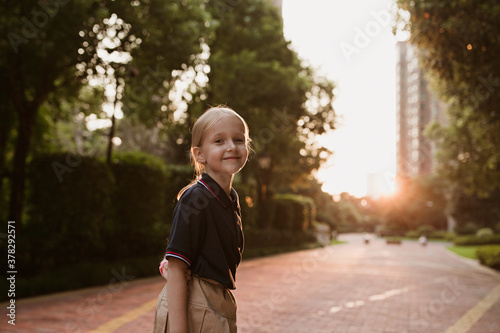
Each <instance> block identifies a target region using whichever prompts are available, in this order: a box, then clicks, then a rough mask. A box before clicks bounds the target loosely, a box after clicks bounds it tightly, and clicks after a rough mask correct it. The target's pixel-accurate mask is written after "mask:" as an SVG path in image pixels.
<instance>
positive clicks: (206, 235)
mask: <svg viewBox="0 0 500 333" xmlns="http://www.w3.org/2000/svg"><path fill="white" fill-rule="evenodd" d="M243 247H244V238H243V229H242V225H241V211H240V205H239V199H238V194H237V193H236V191H235V190H234V189H233V188H231V198H230V197H229V196H228V195H227V194H226V193H225V192H224V190H223V189H222V187H220V185H219V184H218V183H217V182H216V181H215V180H213V179H212V178H211V177H210V176H209V175H208V174H206V173H204V174H203V175H202V178H201V179H200V180H198V182H197V183H196V184H195V185H193V186H192V187H190V188H189V189H188V190H186V192H184V194H183V195H182V197H181V198H180V200H179V202H178V203H177V205H176V207H175V209H174V214H173V222H172V229H171V231H170V237H169V243H168V246H167V253H166V255H165V258H166V259H168V258H170V257H174V258H177V259H180V260H182V261H184V262H185V263H186V264H187V265H188V266H189V269H190V270H191V273H192V274H196V275H199V276H201V277H204V278H208V279H212V280H215V281H217V282H219V283H221V284H222V285H224V286H225V287H227V288H229V289H235V288H236V283H235V281H236V268H237V267H238V265H239V263H240V262H241V254H242V252H243Z"/></svg>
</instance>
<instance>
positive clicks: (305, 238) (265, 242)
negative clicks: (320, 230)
mask: <svg viewBox="0 0 500 333" xmlns="http://www.w3.org/2000/svg"><path fill="white" fill-rule="evenodd" d="M313 242H316V236H315V235H314V233H313V232H312V231H310V230H307V231H301V232H297V231H295V232H294V231H291V230H276V229H265V230H262V229H250V230H245V248H246V249H257V248H270V247H288V246H298V245H300V244H303V243H313Z"/></svg>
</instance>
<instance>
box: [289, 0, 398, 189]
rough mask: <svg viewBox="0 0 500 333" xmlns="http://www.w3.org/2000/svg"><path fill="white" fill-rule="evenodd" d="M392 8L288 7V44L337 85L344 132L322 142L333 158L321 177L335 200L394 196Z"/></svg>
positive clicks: (367, 4)
mask: <svg viewBox="0 0 500 333" xmlns="http://www.w3.org/2000/svg"><path fill="white" fill-rule="evenodd" d="M392 3H393V1H387V0H356V1H352V0H308V1H304V0H283V22H284V34H285V38H286V39H287V40H289V41H290V42H291V44H292V48H293V49H294V50H295V51H296V52H297V53H298V54H299V57H300V58H301V59H302V60H303V61H304V62H305V63H306V64H309V65H310V66H312V67H313V68H315V69H316V72H317V73H318V74H319V75H323V76H326V77H327V78H329V79H330V80H331V81H333V82H335V85H336V89H335V96H336V97H335V101H334V103H333V106H334V109H335V112H336V114H337V115H338V116H339V125H338V127H337V129H336V130H335V131H333V133H332V134H329V135H327V136H324V137H321V138H319V141H320V142H321V144H323V145H324V146H325V147H327V148H329V149H331V150H332V151H333V152H334V154H333V156H332V157H331V158H330V159H329V160H328V161H327V163H325V165H324V166H323V167H322V168H321V169H320V170H319V171H318V173H317V178H318V179H319V180H320V182H322V183H323V190H324V191H327V192H329V193H331V194H340V193H342V192H349V193H350V194H352V195H355V196H358V197H361V196H364V195H366V194H367V177H368V174H374V173H375V174H377V175H378V178H379V179H380V180H381V181H379V182H378V183H379V187H380V188H379V191H381V192H382V193H388V192H390V190H391V189H392V188H393V184H392V179H393V175H394V173H395V169H396V81H395V66H396V50H395V45H396V41H397V40H396V37H395V36H394V35H393V34H392V25H393V23H392V18H391V14H390V13H391V5H392Z"/></svg>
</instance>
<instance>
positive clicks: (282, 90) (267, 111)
mask: <svg viewBox="0 0 500 333" xmlns="http://www.w3.org/2000/svg"><path fill="white" fill-rule="evenodd" d="M224 5H225V4H224V2H223V1H209V3H208V7H207V8H208V10H209V11H210V12H211V13H212V15H213V17H214V19H215V20H216V21H217V22H218V24H217V27H216V29H215V38H214V39H212V40H210V42H209V43H208V46H209V47H210V58H209V59H208V65H209V66H210V72H209V73H208V79H209V82H208V86H207V89H206V92H207V101H206V102H207V103H208V104H209V105H218V104H227V105H228V106H230V107H232V108H234V109H235V110H236V111H237V112H239V113H240V114H241V115H242V116H243V118H245V120H246V121H247V123H248V125H249V127H250V135H251V136H252V138H253V142H254V147H255V150H256V152H257V154H259V153H260V152H264V151H265V152H267V153H268V154H270V155H272V156H273V161H272V165H271V169H270V170H269V172H270V174H271V175H272V177H269V178H270V181H271V184H270V186H271V187H273V186H276V187H278V186H280V185H282V184H292V183H299V182H301V181H303V182H305V181H307V176H308V175H309V174H310V173H311V171H312V170H314V169H317V168H318V167H319V166H320V163H321V162H322V161H324V160H325V158H326V157H328V155H329V151H328V150H327V149H325V148H324V147H319V146H317V145H314V144H311V142H312V140H310V139H311V137H312V136H314V135H316V134H323V133H325V132H326V131H327V130H331V129H333V128H334V127H335V114H334V111H333V107H332V100H333V88H334V86H333V84H332V83H331V82H329V81H328V80H326V79H319V78H316V77H315V76H314V74H313V71H312V70H311V69H309V68H307V67H305V66H303V65H302V64H301V61H300V59H299V58H298V56H297V54H296V53H295V52H294V51H292V50H291V48H290V44H289V42H287V41H286V40H285V38H284V36H283V25H282V20H281V18H280V17H279V15H278V13H277V12H276V10H275V8H274V7H273V6H272V5H271V4H270V2H269V1H268V0H251V1H240V2H239V3H238V4H236V5H235V6H234V7H232V8H231V9H230V10H227V11H224V10H223V9H224ZM248 166H249V167H248V168H245V169H243V170H242V173H244V174H245V175H246V176H245V179H248V178H251V177H254V178H259V174H258V171H259V167H258V164H257V161H256V160H253V161H250V162H249V165H248ZM285 191H290V189H289V188H288V189H286V190H285Z"/></svg>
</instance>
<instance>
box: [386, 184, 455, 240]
mask: <svg viewBox="0 0 500 333" xmlns="http://www.w3.org/2000/svg"><path fill="white" fill-rule="evenodd" d="M443 188H444V186H443V184H442V183H441V181H440V180H439V179H437V178H432V177H429V178H420V179H413V180H411V181H410V180H409V181H407V183H406V184H405V185H404V186H403V187H402V188H401V189H400V190H399V191H398V193H396V194H395V195H393V196H391V197H388V198H382V199H381V200H380V202H379V205H380V207H381V208H380V214H381V216H382V217H383V219H384V223H385V224H387V226H388V227H389V229H392V230H393V231H397V232H398V234H400V235H403V234H404V233H405V232H407V231H408V230H419V228H422V230H421V232H423V233H427V232H429V231H431V229H432V228H434V229H435V230H443V229H446V225H447V221H446V216H445V213H444V212H445V207H446V200H445V196H444V193H443V191H444V190H443Z"/></svg>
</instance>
